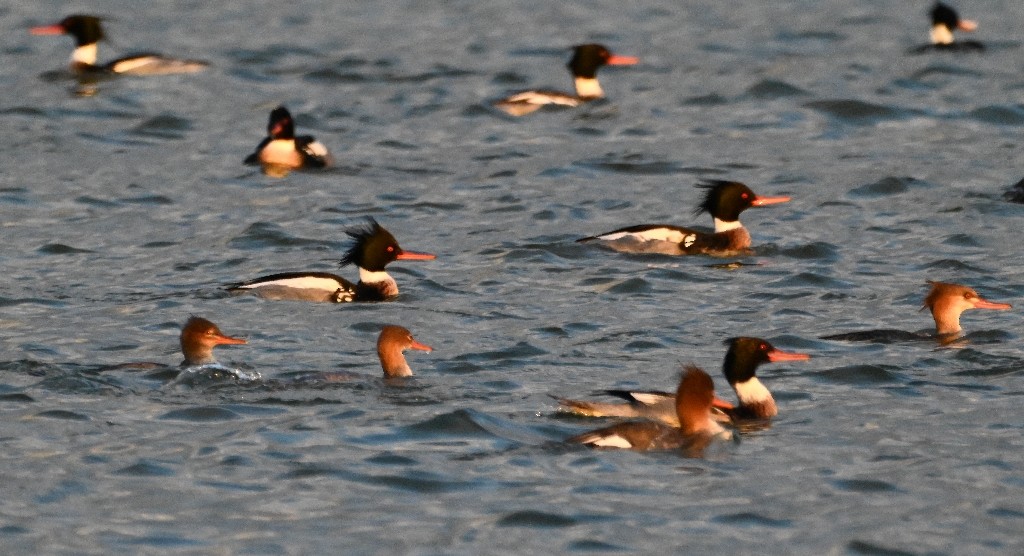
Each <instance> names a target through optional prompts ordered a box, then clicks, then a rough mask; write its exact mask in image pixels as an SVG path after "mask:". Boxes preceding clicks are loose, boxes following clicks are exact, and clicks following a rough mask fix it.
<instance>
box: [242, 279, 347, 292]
mask: <svg viewBox="0 0 1024 556" xmlns="http://www.w3.org/2000/svg"><path fill="white" fill-rule="evenodd" d="M264 286H281V287H285V288H298V289H304V290H325V291H329V292H333V291H335V290H337V289H338V288H341V287H343V286H342V284H341V283H339V282H338V281H337V280H334V279H333V278H321V277H319V276H301V277H298V278H284V279H281V280H270V281H268V282H257V283H255V284H243V285H241V286H238V289H240V290H251V289H255V288H262V287H264Z"/></svg>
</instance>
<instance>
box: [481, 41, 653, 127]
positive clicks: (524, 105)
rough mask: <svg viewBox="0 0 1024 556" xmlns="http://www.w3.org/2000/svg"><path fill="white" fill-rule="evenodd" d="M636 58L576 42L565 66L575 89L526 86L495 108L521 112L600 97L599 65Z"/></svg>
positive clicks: (625, 63) (622, 63)
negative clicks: (531, 88) (553, 89)
mask: <svg viewBox="0 0 1024 556" xmlns="http://www.w3.org/2000/svg"><path fill="white" fill-rule="evenodd" d="M639 62H640V59H639V58H637V57H635V56H620V55H617V54H612V52H611V51H610V50H608V48H607V47H605V46H604V45H601V44H580V45H576V46H574V47H573V55H572V59H570V60H569V64H568V68H569V71H570V72H571V73H572V77H573V81H574V83H575V85H576V93H575V94H572V93H563V92H560V91H548V90H529V91H521V92H518V93H515V94H513V95H511V96H508V97H505V98H502V99H499V100H496V101H494V103H493V105H494V107H495V108H498V109H499V110H501V111H503V112H505V113H507V114H509V115H511V116H525V115H526V114H530V113H533V112H536V111H537V110H539V109H540V108H542V107H544V106H552V105H553V106H565V107H576V106H580V105H582V104H584V103H587V102H590V101H593V100H597V99H601V98H604V90H603V89H602V88H601V84H600V83H598V81H597V70H598V69H600V68H601V67H603V66H631V65H634V64H637V63H639Z"/></svg>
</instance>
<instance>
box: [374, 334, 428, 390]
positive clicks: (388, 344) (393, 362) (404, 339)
mask: <svg viewBox="0 0 1024 556" xmlns="http://www.w3.org/2000/svg"><path fill="white" fill-rule="evenodd" d="M407 349H418V350H420V351H425V352H427V353H430V352H431V351H434V348H432V347H430V346H428V345H426V344H421V343H420V342H417V341H416V339H415V338H413V337H412V332H409V330H408V329H406V328H403V327H401V326H395V325H393V324H389V325H387V326H385V327H384V328H383V329H382V330H381V331H380V336H378V337H377V356H378V357H380V366H381V368H382V369H384V377H385V378H395V377H403V376H412V369H410V368H409V363H408V362H407V361H406V360H405V354H404V353H402V352H404V351H405V350H407Z"/></svg>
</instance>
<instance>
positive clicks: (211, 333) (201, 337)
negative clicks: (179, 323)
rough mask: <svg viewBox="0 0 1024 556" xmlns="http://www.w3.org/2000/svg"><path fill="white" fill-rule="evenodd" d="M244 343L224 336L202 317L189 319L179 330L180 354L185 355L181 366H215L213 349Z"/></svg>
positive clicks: (239, 339) (242, 340)
mask: <svg viewBox="0 0 1024 556" xmlns="http://www.w3.org/2000/svg"><path fill="white" fill-rule="evenodd" d="M244 343H246V341H245V340H244V339H242V338H234V337H231V336H228V335H226V334H224V333H223V332H221V331H220V328H217V325H216V324H213V323H212V322H210V321H208V320H206V319H204V318H202V317H196V316H192V317H189V319H188V322H186V323H185V326H183V327H182V328H181V353H182V354H184V355H185V360H184V361H182V362H181V366H182V367H195V366H199V365H213V364H216V363H217V360H216V359H214V357H213V348H215V347H217V346H223V345H237V344H244Z"/></svg>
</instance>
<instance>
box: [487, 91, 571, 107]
mask: <svg viewBox="0 0 1024 556" xmlns="http://www.w3.org/2000/svg"><path fill="white" fill-rule="evenodd" d="M501 102H522V103H526V104H558V105H561V106H579V105H580V99H578V98H576V97H571V96H569V95H563V94H555V93H544V92H540V91H523V92H522V93H517V94H514V95H512V96H510V97H508V98H506V99H505V100H503V101H501Z"/></svg>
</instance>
